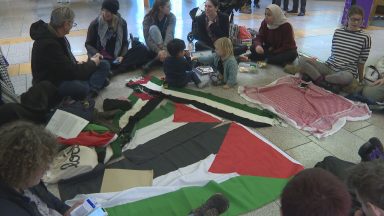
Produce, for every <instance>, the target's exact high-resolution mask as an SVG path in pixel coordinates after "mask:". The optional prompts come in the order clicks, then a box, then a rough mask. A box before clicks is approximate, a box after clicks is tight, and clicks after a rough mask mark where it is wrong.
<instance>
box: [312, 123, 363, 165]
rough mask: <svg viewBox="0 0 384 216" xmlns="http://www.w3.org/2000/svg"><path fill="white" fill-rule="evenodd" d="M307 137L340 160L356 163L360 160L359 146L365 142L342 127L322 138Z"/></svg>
mask: <svg viewBox="0 0 384 216" xmlns="http://www.w3.org/2000/svg"><path fill="white" fill-rule="evenodd" d="M309 138H310V139H311V140H312V142H314V143H316V144H318V145H319V146H320V147H322V148H324V149H325V150H326V151H328V152H330V153H331V154H333V155H334V156H336V157H338V158H340V159H342V160H346V161H351V162H356V163H357V162H359V161H360V157H359V156H358V154H357V152H358V150H359V148H360V146H361V145H362V144H363V143H365V140H364V139H362V138H360V137H358V136H356V135H354V134H352V133H350V132H348V131H346V130H344V129H341V130H340V131H338V132H337V133H335V134H333V135H331V136H328V137H325V138H323V139H317V138H315V137H313V136H310V137H309Z"/></svg>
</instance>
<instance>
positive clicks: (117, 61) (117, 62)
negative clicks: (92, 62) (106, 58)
mask: <svg viewBox="0 0 384 216" xmlns="http://www.w3.org/2000/svg"><path fill="white" fill-rule="evenodd" d="M112 64H120V61H119V60H118V59H115V60H114V61H113V62H112Z"/></svg>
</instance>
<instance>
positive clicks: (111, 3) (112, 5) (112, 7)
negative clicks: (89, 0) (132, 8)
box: [101, 0, 120, 14]
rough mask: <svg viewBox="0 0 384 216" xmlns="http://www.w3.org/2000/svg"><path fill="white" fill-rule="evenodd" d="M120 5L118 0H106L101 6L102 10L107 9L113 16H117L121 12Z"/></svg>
mask: <svg viewBox="0 0 384 216" xmlns="http://www.w3.org/2000/svg"><path fill="white" fill-rule="evenodd" d="M119 7H120V4H119V1H118V0H104V1H103V4H102V5H101V9H107V10H108V11H110V12H111V13H113V14H117V11H118V10H119Z"/></svg>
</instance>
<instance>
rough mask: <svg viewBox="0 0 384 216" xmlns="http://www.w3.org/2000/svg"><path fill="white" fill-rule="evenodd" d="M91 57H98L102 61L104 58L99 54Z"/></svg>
mask: <svg viewBox="0 0 384 216" xmlns="http://www.w3.org/2000/svg"><path fill="white" fill-rule="evenodd" d="M93 57H99V59H103V58H104V56H103V55H101V54H100V53H96V54H95V55H94V56H93Z"/></svg>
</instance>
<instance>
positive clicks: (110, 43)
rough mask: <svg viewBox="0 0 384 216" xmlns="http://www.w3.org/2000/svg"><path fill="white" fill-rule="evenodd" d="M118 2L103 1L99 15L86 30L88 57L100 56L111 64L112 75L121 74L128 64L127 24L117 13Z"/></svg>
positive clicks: (111, 0) (116, 0)
mask: <svg viewBox="0 0 384 216" xmlns="http://www.w3.org/2000/svg"><path fill="white" fill-rule="evenodd" d="M118 10H119V2H118V0H104V1H103V3H102V6H101V14H100V16H99V17H97V18H96V19H95V20H93V21H92V22H91V24H90V25H89V28H88V33H87V40H86V41H85V47H86V49H87V52H88V55H89V56H94V55H95V54H100V55H101V56H102V57H103V59H105V60H107V61H108V62H109V63H110V64H111V66H112V67H111V68H112V71H113V73H119V72H123V71H125V70H126V69H127V67H128V65H129V62H128V61H127V60H128V59H127V58H125V56H126V54H127V53H128V37H127V34H128V30H127V22H126V21H125V20H124V19H123V18H122V17H121V16H120V14H119V13H118V12H117V11H118Z"/></svg>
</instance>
